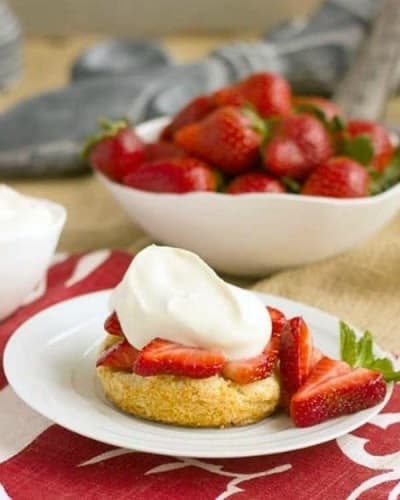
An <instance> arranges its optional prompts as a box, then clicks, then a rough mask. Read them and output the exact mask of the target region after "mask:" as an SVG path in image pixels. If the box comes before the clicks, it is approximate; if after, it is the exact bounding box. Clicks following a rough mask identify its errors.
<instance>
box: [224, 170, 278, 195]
mask: <svg viewBox="0 0 400 500" xmlns="http://www.w3.org/2000/svg"><path fill="white" fill-rule="evenodd" d="M285 191H286V190H285V187H284V185H283V184H282V183H281V182H280V181H279V180H278V179H274V178H273V177H270V176H269V175H266V174H263V173H261V172H251V173H248V174H243V175H239V176H238V177H236V179H233V181H231V182H230V183H229V184H228V186H227V188H226V192H227V193H229V194H241V193H284V192H285Z"/></svg>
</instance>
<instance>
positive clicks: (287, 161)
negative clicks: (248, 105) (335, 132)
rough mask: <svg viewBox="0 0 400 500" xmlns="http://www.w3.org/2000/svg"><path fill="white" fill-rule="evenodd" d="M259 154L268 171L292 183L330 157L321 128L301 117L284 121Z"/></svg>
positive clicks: (329, 144)
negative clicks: (289, 178)
mask: <svg viewBox="0 0 400 500" xmlns="http://www.w3.org/2000/svg"><path fill="white" fill-rule="evenodd" d="M263 152H264V165H265V168H266V169H267V170H268V171H270V172H272V173H273V174H275V175H278V176H289V177H293V178H294V179H303V178H304V177H307V175H309V174H310V173H311V172H312V171H313V170H314V169H315V168H316V167H317V166H318V165H320V164H321V163H322V162H324V161H326V160H327V159H328V158H330V157H331V156H333V154H334V150H333V147H332V142H331V138H330V136H329V134H328V131H327V130H326V128H325V127H324V125H323V124H322V123H321V122H320V121H319V120H318V118H316V117H315V116H312V115H307V114H304V113H302V114H299V115H293V116H290V117H288V118H284V119H283V120H282V122H281V123H280V124H279V125H278V127H277V130H276V131H275V133H274V134H273V135H272V138H271V140H270V141H269V142H268V143H267V144H266V145H265V147H264V151H263Z"/></svg>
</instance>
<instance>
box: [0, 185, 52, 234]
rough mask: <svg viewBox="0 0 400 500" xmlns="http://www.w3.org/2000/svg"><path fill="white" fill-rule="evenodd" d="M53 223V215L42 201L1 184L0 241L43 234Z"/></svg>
mask: <svg viewBox="0 0 400 500" xmlns="http://www.w3.org/2000/svg"><path fill="white" fill-rule="evenodd" d="M52 222H53V217H52V214H51V212H50V210H49V209H48V207H47V206H46V205H45V204H44V203H43V202H42V201H41V200H36V199H34V198H29V197H28V196H24V195H22V194H19V193H17V191H14V190H13V189H11V188H9V187H8V186H6V185H5V184H0V239H2V238H8V237H10V236H18V235H20V234H25V233H28V234H32V233H35V232H41V231H43V230H45V229H46V227H47V226H48V225H49V224H51V223H52Z"/></svg>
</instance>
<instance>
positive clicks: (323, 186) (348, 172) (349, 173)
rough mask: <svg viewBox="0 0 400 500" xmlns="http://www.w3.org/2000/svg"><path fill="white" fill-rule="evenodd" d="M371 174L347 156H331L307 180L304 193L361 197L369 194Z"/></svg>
mask: <svg viewBox="0 0 400 500" xmlns="http://www.w3.org/2000/svg"><path fill="white" fill-rule="evenodd" d="M368 189H369V175H368V172H367V170H366V169H365V168H364V167H363V166H362V165H360V164H359V163H357V162H355V161H353V160H351V159H350V158H347V157H344V156H343V157H340V156H338V157H336V158H331V159H330V160H328V161H327V162H325V163H323V164H322V165H320V166H319V167H318V168H317V169H316V170H315V171H314V172H313V173H312V174H311V175H310V177H309V178H308V179H307V180H306V182H305V183H304V185H303V188H302V190H301V193H302V194H308V195H311V196H330V197H332V198H359V197H362V196H367V195H368Z"/></svg>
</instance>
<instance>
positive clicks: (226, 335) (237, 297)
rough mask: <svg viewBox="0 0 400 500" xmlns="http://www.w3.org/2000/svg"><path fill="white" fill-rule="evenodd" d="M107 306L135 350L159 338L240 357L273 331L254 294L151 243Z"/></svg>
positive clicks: (187, 256)
mask: <svg viewBox="0 0 400 500" xmlns="http://www.w3.org/2000/svg"><path fill="white" fill-rule="evenodd" d="M111 307H112V308H113V309H115V311H116V313H117V315H118V318H119V320H120V322H121V326H122V329H123V331H124V334H125V336H126V338H127V340H128V342H129V343H130V344H132V345H133V346H134V347H136V348H138V349H141V348H142V347H144V346H145V345H146V344H148V343H149V342H150V341H151V340H153V339H154V338H156V337H161V338H164V339H166V340H170V341H172V342H177V343H180V344H184V345H187V346H194V347H200V348H204V349H207V350H216V351H220V352H222V353H223V354H224V355H225V356H226V357H227V358H228V359H230V360H238V359H243V358H250V357H253V356H257V355H258V354H260V353H261V352H262V351H263V349H264V347H265V345H266V344H267V342H268V340H269V338H270V335H271V328H272V327H271V319H270V316H269V314H268V312H267V310H266V308H265V306H264V305H263V304H262V303H261V301H260V300H259V299H258V298H257V297H256V296H255V295H253V294H252V293H250V292H248V291H246V290H243V289H241V288H238V287H236V286H233V285H230V284H228V283H226V282H225V281H224V280H222V279H221V278H219V277H218V276H217V274H216V273H215V272H214V271H213V270H212V269H211V268H210V267H209V266H208V265H207V264H206V263H205V262H204V261H203V260H201V259H200V257H198V256H197V255H196V254H194V253H192V252H188V251H186V250H181V249H178V248H171V247H160V246H156V245H151V246H149V247H147V248H145V249H144V250H142V251H141V252H140V253H139V254H137V256H136V257H135V258H134V259H133V261H132V263H131V265H130V266H129V268H128V270H127V272H126V274H125V276H124V278H123V279H122V281H121V283H120V284H119V285H118V286H117V287H116V288H115V289H114V291H113V294H112V297H111Z"/></svg>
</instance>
